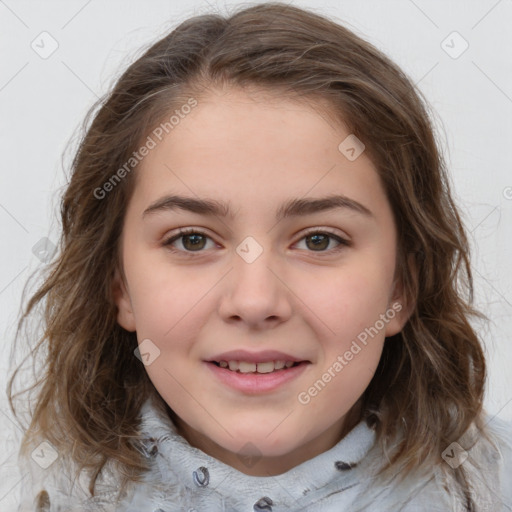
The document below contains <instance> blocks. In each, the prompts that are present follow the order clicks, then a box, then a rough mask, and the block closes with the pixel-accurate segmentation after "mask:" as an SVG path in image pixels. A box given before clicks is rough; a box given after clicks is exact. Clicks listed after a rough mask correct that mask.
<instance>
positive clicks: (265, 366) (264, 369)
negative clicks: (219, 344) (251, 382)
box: [208, 360, 309, 374]
mask: <svg viewBox="0 0 512 512" xmlns="http://www.w3.org/2000/svg"><path fill="white" fill-rule="evenodd" d="M208 362H209V363H211V364H214V365H215V366H217V367H218V368H223V369H225V370H228V371H231V372H236V373H242V374H268V373H278V372H285V371H287V370H289V369H290V368H294V367H296V366H299V365H302V364H308V363H309V361H284V360H276V361H263V362H259V363H253V362H250V361H236V360H230V361H225V360H220V361H208Z"/></svg>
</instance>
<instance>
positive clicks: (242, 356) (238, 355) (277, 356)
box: [207, 350, 309, 363]
mask: <svg viewBox="0 0 512 512" xmlns="http://www.w3.org/2000/svg"><path fill="white" fill-rule="evenodd" d="M207 361H208V362H212V361H215V362H216V363H218V362H219V361H244V362H245V361H246V362H248V363H265V362H267V361H292V362H294V363H299V362H301V361H307V360H306V359H301V358H299V357H294V356H292V355H290V354H285V353H284V352H279V351H278V350H262V351H260V352H249V351H247V350H230V351H229V352H223V353H222V354H218V355H216V356H213V357H211V358H210V359H208V360H207ZM307 362H309V361H307Z"/></svg>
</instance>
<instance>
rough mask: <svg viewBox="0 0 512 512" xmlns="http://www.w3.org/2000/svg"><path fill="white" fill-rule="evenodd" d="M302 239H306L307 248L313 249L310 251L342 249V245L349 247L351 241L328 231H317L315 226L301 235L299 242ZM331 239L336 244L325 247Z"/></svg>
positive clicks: (328, 251) (324, 251)
mask: <svg viewBox="0 0 512 512" xmlns="http://www.w3.org/2000/svg"><path fill="white" fill-rule="evenodd" d="M302 240H305V241H306V247H307V248H308V249H311V248H312V249H313V250H312V252H322V253H330V252H336V251H340V250H342V249H343V248H344V247H349V246H350V245H351V243H350V242H349V241H348V240H346V239H345V238H342V237H341V236H339V235H336V234H334V233H332V232H330V231H319V230H318V229H317V228H315V230H312V231H309V232H308V233H306V236H304V237H302V238H301V239H300V240H299V242H301V241H302ZM331 240H335V241H336V242H337V244H338V245H337V246H336V247H334V248H331V249H327V247H329V245H330V242H331ZM326 249H327V250H326Z"/></svg>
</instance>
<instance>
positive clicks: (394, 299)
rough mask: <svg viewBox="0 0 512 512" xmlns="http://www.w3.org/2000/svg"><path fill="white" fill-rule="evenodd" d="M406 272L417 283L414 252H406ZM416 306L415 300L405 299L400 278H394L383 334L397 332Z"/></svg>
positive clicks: (387, 335) (390, 334)
mask: <svg viewBox="0 0 512 512" xmlns="http://www.w3.org/2000/svg"><path fill="white" fill-rule="evenodd" d="M406 271H407V272H409V273H410V275H411V281H413V282H414V283H415V284H417V273H416V272H417V266H416V261H415V259H414V254H412V253H410V254H408V265H407V270H406ZM415 307H416V303H415V301H410V300H407V297H406V296H405V292H404V285H403V282H402V280H401V279H400V278H396V279H395V282H394V285H393V291H392V294H391V297H390V299H389V303H388V309H387V311H386V316H387V317H388V318H389V319H390V320H389V322H388V323H387V324H386V331H385V333H386V334H385V336H386V338H387V337H389V336H394V335H395V334H398V333H399V332H400V331H401V330H402V329H403V328H404V325H405V324H406V323H407V320H409V318H410V317H411V315H412V313H413V311H414V308H415Z"/></svg>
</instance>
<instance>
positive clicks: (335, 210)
mask: <svg viewBox="0 0 512 512" xmlns="http://www.w3.org/2000/svg"><path fill="white" fill-rule="evenodd" d="M91 115H92V114H91ZM88 119H89V118H88ZM61 213H62V238H61V240H60V252H59V255H58V257H57V259H56V260H55V261H54V262H53V263H52V264H51V267H50V269H49V274H48V276H47V278H46V280H45V282H44V284H43V285H42V286H41V288H40V289H39V290H38V291H37V293H36V294H35V295H34V296H33V297H32V298H31V300H30V301H29V303H28V305H27V310H26V311H25V313H24V316H23V317H22V319H21V322H23V321H24V319H25V318H26V317H27V315H28V314H29V313H30V312H31V311H32V310H34V308H35V307H36V305H38V304H40V303H42V301H43V299H44V300H45V301H46V307H45V309H44V318H45V330H44V334H43V336H42V337H41V339H40V340H39V342H38V344H37V345H36V347H35V348H34V355H35V353H36V352H37V350H38V349H42V348H44V349H45V360H44V369H43V370H44V371H43V373H41V374H40V375H41V378H40V379H39V380H38V381H37V382H36V383H35V385H34V386H33V388H34V389H36V387H37V386H39V388H38V391H37V400H36V403H35V407H34V410H33V411H32V418H31V423H30V425H29V428H28V429H27V431H26V434H25V437H24V439H23V443H22V450H21V455H23V461H24V466H23V476H24V477H25V478H24V482H25V487H24V488H23V491H22V495H21V497H22V504H21V505H20V509H19V510H27V511H35V510H37V511H61V510H66V511H70V510H73V511H75V510H80V511H84V510H94V511H97V510H105V511H133V512H145V511H151V512H156V511H160V512H162V511H165V512H170V511H199V510H208V511H210V510H211V511H217V510H225V511H247V512H248V511H253V510H255V511H273V512H278V511H284V510H296V511H303V510H307V511H340V510H347V511H348V510H350V511H358V510H360V511H363V510H365V511H388V510H389V511H406V512H412V511H427V510H428V511H433V510H438V511H447V510H450V511H467V510H471V511H490V510H492V511H498V510H510V507H512V488H511V479H510V475H511V474H512V473H511V471H512V447H511V437H512V436H511V434H510V427H509V426H508V425H506V424H505V423H503V422H501V421H498V419H497V418H492V417H490V416H488V415H486V414H485V413H484V411H483V406H482V400H483V393H484V383H485V378H486V365H485V360H484V354H483V350H482V345H481V342H480V340H479V338H478V336H477V334H476V333H475V332H474V331H473V329H472V328H471V326H470V323H469V319H470V317H471V316H472V315H478V312H477V311H475V310H474V309H473V308H472V306H471V300H472V279H471V270H470V263H469V262H470V260H469V251H468V244H467V240H466V236H465V232H464V229H463V226H462V223H461V220H460V217H459V214H458V212H457V209H456V207H455V205H454V202H453V199H452V197H451V193H450V190H449V186H448V181H447V176H446V170H445V165H444V163H443V160H442V157H441V155H440V153H439V151H438V148H437V146H436V141H435V138H434V135H433V130H432V127H431V124H430V121H429V117H428V115H427V110H426V106H425V103H424V101H423V100H422V99H421V95H420V93H419V91H418V90H416V88H415V87H414V85H413V84H412V83H411V81H410V80H409V79H408V78H407V77H406V76H405V75H404V73H403V72H402V71H401V70H400V69H398V68H397V66H396V65H395V64H393V63H392V62H391V61H390V60H389V59H388V58H386V57H385V56H384V55H382V54H381V53H380V52H379V51H378V50H376V49H375V48H374V47H373V46H371V45H370V44H368V43H367V42H365V41H363V40H362V39H360V38H359V37H357V36H356V35H355V34H353V33H352V32H350V31H349V30H347V29H346V28H343V27H342V26H339V25H337V24H335V23H333V22H331V21H329V20H328V19H326V18H324V17H321V16H319V15H317V14H314V13H312V12H308V11H306V10H303V9H299V8H297V7H292V6H286V5H282V4H278V3H267V4H262V5H258V6H253V7H249V8H246V9H243V10H240V11H239V12H236V13H234V14H233V15H232V16H230V17H228V18H223V17H221V16H218V15H207V16H198V17H194V18H192V19H189V20H188V21H186V22H184V23H182V24H181V25H180V26H179V27H178V28H176V29H175V30H173V31H172V32H171V33H170V34H168V35H167V36H166V37H164V38H163V39H161V40H160V41H158V42H157V43H156V44H154V45H153V46H152V47H151V48H149V49H148V50H147V51H146V53H145V54H144V55H143V56H142V57H141V58H139V59H138V60H137V61H136V62H135V63H133V64H132V65H131V66H130V67H129V68H128V69H127V70H126V72H125V73H124V74H123V75H122V76H121V78H120V79H119V80H118V81H117V83H116V85H115V87H114V88H113V90H112V92H111V93H110V94H109V95H108V97H107V98H106V99H105V100H104V101H103V102H102V103H101V105H100V108H99V110H98V111H97V112H96V114H95V115H94V118H93V120H92V122H91V123H90V125H89V126H88V128H87V131H86V134H85V136H84V137H83V139H82V141H81V144H80V147H79V149H78V152H77V154H76V157H75V159H74V161H73V172H72V175H71V179H70V182H69V185H68V187H67V189H66V192H65V194H64V197H63V200H62V206H61ZM480 316H481V315H480ZM16 373H17V372H15V373H14V374H13V376H12V378H11V381H10V390H9V391H10V399H11V403H12V401H13V398H14V395H13V394H12V384H13V380H14V378H15V376H16Z"/></svg>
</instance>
